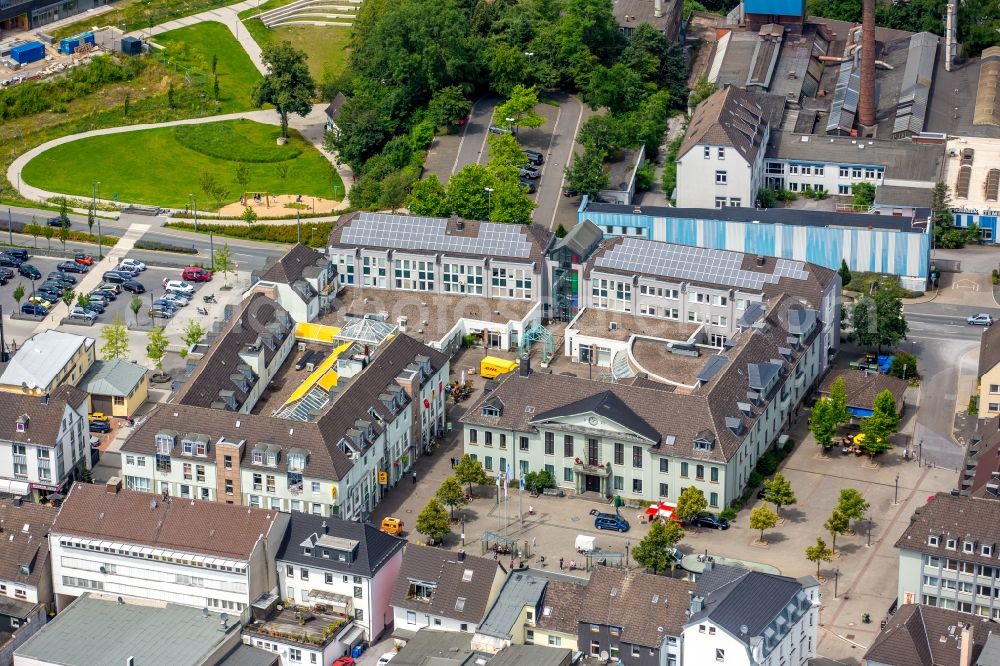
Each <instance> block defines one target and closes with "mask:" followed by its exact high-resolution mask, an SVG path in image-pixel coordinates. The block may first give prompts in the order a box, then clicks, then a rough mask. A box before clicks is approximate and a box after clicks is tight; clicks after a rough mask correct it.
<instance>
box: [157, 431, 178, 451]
mask: <svg viewBox="0 0 1000 666" xmlns="http://www.w3.org/2000/svg"><path fill="white" fill-rule="evenodd" d="M173 448H174V436H173V435H172V434H170V433H165V432H160V433H157V434H156V452H157V453H159V454H162V455H169V454H170V452H171V451H172V450H173Z"/></svg>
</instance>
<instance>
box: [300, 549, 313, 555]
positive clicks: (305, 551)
mask: <svg viewBox="0 0 1000 666" xmlns="http://www.w3.org/2000/svg"><path fill="white" fill-rule="evenodd" d="M302 554H303V555H310V556H311V555H312V554H313V549H312V548H308V547H307V548H303V549H302Z"/></svg>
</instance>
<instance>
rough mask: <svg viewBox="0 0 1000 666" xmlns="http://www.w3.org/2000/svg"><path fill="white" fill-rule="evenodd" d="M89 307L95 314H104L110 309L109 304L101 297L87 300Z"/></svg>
mask: <svg viewBox="0 0 1000 666" xmlns="http://www.w3.org/2000/svg"><path fill="white" fill-rule="evenodd" d="M87 309H88V310H90V311H91V312H93V313H94V314H95V315H99V314H104V311H105V310H107V309H108V304H107V303H105V302H104V301H102V300H101V299H99V298H92V299H90V300H89V301H87Z"/></svg>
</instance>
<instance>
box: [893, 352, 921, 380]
mask: <svg viewBox="0 0 1000 666" xmlns="http://www.w3.org/2000/svg"><path fill="white" fill-rule="evenodd" d="M889 374H890V375H892V376H893V377H898V378H900V379H918V378H919V377H920V373H919V372H918V370H917V358H916V357H915V356H914V355H913V354H907V353H906V352H897V353H896V354H895V356H893V357H892V363H891V364H890V365H889Z"/></svg>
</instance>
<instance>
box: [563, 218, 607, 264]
mask: <svg viewBox="0 0 1000 666" xmlns="http://www.w3.org/2000/svg"><path fill="white" fill-rule="evenodd" d="M603 238H604V232H603V231H601V228H600V227H599V226H597V225H596V224H594V223H593V222H591V221H590V220H584V221H583V222H582V223H580V224H577V225H576V226H575V227H573V228H572V229H570V230H569V233H567V234H566V235H565V236H564V237H563V238H557V239H556V241H555V243H553V245H552V251H553V252H554V251H555V250H558V249H561V248H563V247H565V248H568V249H569V250H570V251H571V252H572V253H573V254H575V255H577V256H578V257H580V261H586V260H587V258H588V257H589V256H590V253H591V251H593V249H594V248H595V247H596V246H597V245H598V244H599V243H600V242H601V240H602V239H603Z"/></svg>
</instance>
